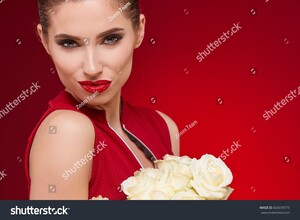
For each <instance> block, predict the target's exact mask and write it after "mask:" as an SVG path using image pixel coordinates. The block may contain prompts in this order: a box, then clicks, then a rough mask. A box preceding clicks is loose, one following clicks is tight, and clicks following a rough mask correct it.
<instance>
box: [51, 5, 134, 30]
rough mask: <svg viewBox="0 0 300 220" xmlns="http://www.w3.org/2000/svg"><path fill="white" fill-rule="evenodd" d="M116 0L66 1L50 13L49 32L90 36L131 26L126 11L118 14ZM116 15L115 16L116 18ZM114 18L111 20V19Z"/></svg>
mask: <svg viewBox="0 0 300 220" xmlns="http://www.w3.org/2000/svg"><path fill="white" fill-rule="evenodd" d="M118 2H119V1H117V0H84V1H66V2H64V3H61V4H60V5H58V6H57V7H55V8H54V9H53V10H51V11H50V27H49V30H50V31H51V30H52V31H54V32H63V33H68V34H76V35H78V34H80V33H82V34H86V35H87V34H89V35H90V34H92V33H93V32H94V31H95V30H97V31H103V30H106V29H109V28H113V27H116V26H118V27H122V28H126V27H127V26H128V25H129V26H130V25H131V21H130V19H129V18H128V17H127V16H125V13H126V11H122V12H120V13H119V12H118V11H119V10H118V5H119V3H118ZM116 15H117V16H116ZM112 16H113V17H114V19H113V20H111V19H110V18H111V17H112Z"/></svg>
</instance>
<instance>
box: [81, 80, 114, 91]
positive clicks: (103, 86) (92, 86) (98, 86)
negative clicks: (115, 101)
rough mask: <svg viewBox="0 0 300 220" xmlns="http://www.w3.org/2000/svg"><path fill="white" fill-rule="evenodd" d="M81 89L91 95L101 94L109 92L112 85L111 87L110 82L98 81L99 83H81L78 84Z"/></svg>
mask: <svg viewBox="0 0 300 220" xmlns="http://www.w3.org/2000/svg"><path fill="white" fill-rule="evenodd" d="M78 83H79V84H80V85H81V87H82V88H83V89H84V90H85V91H87V92H89V93H95V92H98V93H101V92H104V91H105V90H107V89H108V88H109V87H110V85H111V81H109V80H97V81H80V82H78Z"/></svg>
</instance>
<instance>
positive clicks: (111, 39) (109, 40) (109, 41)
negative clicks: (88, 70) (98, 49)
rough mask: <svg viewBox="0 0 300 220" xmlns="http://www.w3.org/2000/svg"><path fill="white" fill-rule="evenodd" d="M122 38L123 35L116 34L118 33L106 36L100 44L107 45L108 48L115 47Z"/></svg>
mask: <svg viewBox="0 0 300 220" xmlns="http://www.w3.org/2000/svg"><path fill="white" fill-rule="evenodd" d="M123 37H124V34H118V33H113V34H108V35H106V36H105V37H103V39H102V41H101V44H104V45H108V46H111V45H115V44H117V43H118V42H119V41H120V40H122V39H123Z"/></svg>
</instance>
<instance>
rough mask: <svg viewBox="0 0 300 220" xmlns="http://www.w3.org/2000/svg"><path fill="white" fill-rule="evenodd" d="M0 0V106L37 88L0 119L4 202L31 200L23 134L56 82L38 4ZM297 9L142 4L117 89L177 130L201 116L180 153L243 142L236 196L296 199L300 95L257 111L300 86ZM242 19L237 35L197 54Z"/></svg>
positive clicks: (235, 157) (251, 3) (262, 3)
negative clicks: (137, 38)
mask: <svg viewBox="0 0 300 220" xmlns="http://www.w3.org/2000/svg"><path fill="white" fill-rule="evenodd" d="M0 2H2V3H0V30H1V34H0V40H1V41H0V54H1V80H0V84H1V87H0V88H1V100H0V110H1V109H3V108H5V106H6V104H7V103H9V102H10V101H13V100H14V99H15V98H16V97H18V96H19V94H20V93H21V91H22V90H24V89H27V88H29V87H30V85H31V83H32V82H37V81H39V84H40V85H41V88H40V89H39V90H38V91H37V92H36V93H35V94H33V95H32V96H30V97H29V98H27V99H26V100H24V101H23V102H22V103H21V104H19V105H18V106H17V107H15V108H14V109H13V110H12V111H11V112H10V113H9V114H8V115H6V116H5V117H4V118H2V119H0V126H1V127H0V131H1V132H0V135H1V160H0V172H1V171H4V173H5V174H6V175H7V176H5V177H4V178H3V179H2V180H0V199H27V191H26V181H25V175H24V152H25V147H26V143H27V138H28V136H29V134H30V132H31V130H32V129H33V127H34V126H35V124H36V123H37V121H38V119H39V118H40V116H41V114H42V113H43V112H44V111H45V110H46V108H47V103H48V101H49V100H51V99H52V98H53V97H54V96H55V95H56V94H57V93H58V92H59V91H60V90H61V89H62V86H61V84H60V82H59V79H58V77H57V75H56V72H55V71H53V69H52V68H53V64H52V62H51V60H50V58H49V57H48V56H47V54H46V52H45V51H44V49H43V48H42V46H41V44H40V42H39V41H38V39H37V37H36V34H35V26H36V24H37V22H38V16H37V4H36V2H37V1H13V0H4V1H0ZM299 9H300V3H299V1H297V0H287V1H284V2H283V1H279V0H248V1H238V0H230V1H229V0H228V1H222V0H215V1H202V0H176V1H160V0H151V1H150V0H148V1H147V0H143V1H142V11H143V12H144V13H145V15H146V17H147V33H146V37H145V42H144V44H143V45H142V47H141V48H140V49H138V50H137V51H136V54H135V60H134V67H133V69H134V71H133V73H132V77H131V79H130V80H129V82H128V83H127V85H126V87H125V88H124V92H123V95H124V96H125V97H126V98H127V99H129V100H130V101H131V102H132V103H134V104H136V105H141V106H146V107H149V108H153V109H158V110H160V111H162V112H165V113H166V114H168V115H169V116H171V117H172V118H173V119H174V121H175V122H176V123H177V125H178V127H179V130H180V131H183V130H184V128H185V126H186V125H189V124H190V123H192V122H194V121H197V122H198V123H197V124H196V125H195V126H194V127H193V128H192V129H189V130H188V131H186V132H184V134H182V136H181V155H189V156H191V157H200V156H201V155H202V154H205V153H210V154H214V155H215V156H220V154H221V153H222V151H223V150H226V149H227V148H229V147H230V146H231V144H232V143H233V141H238V140H239V141H240V142H239V143H240V144H241V145H242V146H241V147H240V148H239V149H238V150H236V151H235V152H234V153H233V154H231V155H230V156H229V157H227V159H226V160H225V162H226V164H227V165H228V166H229V167H230V168H231V170H232V172H233V176H234V181H233V183H232V187H233V188H234V189H235V191H234V192H233V194H232V195H231V197H230V199H232V200H240V199H251V200H252V199H259V200H260V199H262V200H264V199H271V200H272V199H284V200H286V199H300V188H299V183H298V181H299V179H300V174H299V166H300V160H299V157H300V156H299V152H300V149H299V145H300V144H299V143H300V141H299V124H300V117H299V110H300V97H297V98H295V99H294V100H293V101H291V102H290V103H288V104H287V105H286V106H284V108H282V109H281V110H280V111H279V112H278V113H277V114H276V115H275V116H274V117H272V118H271V119H270V120H268V121H266V120H264V118H263V114H264V111H265V110H269V109H271V108H273V105H274V104H275V103H276V102H277V101H280V100H281V99H283V98H284V97H285V96H286V95H287V94H288V93H289V92H290V90H294V89H296V88H298V86H300V74H299V68H298V62H299V46H300V42H299V39H300V33H299V28H300V26H299V23H300V22H299V20H300V18H299V12H300V10H299ZM238 22H240V26H241V27H242V29H241V30H240V31H239V32H238V33H236V34H235V35H234V36H232V37H231V38H230V39H228V40H227V41H226V42H225V43H223V44H222V45H221V46H220V47H218V48H217V49H216V50H215V51H213V52H212V53H211V54H210V55H209V56H208V57H206V58H205V59H204V60H203V61H202V62H198V61H197V59H196V57H197V55H198V52H200V51H203V50H205V49H206V45H207V44H209V43H210V42H214V41H215V40H217V39H218V38H219V37H221V35H222V34H223V32H225V31H227V30H228V29H230V28H231V27H232V25H233V23H238ZM17 39H20V41H17ZM18 42H19V43H18ZM251 68H255V70H256V72H255V74H252V72H251V71H250V70H251ZM299 96H300V95H299ZM218 98H221V100H222V102H221V103H220V102H218ZM0 178H1V176H0Z"/></svg>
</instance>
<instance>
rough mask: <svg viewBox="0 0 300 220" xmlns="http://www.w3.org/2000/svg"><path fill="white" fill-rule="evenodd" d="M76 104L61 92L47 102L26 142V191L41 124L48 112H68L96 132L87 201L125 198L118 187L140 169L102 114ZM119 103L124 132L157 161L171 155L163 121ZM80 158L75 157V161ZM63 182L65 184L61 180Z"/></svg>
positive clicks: (151, 113)
mask: <svg viewBox="0 0 300 220" xmlns="http://www.w3.org/2000/svg"><path fill="white" fill-rule="evenodd" d="M78 104H79V103H78V102H77V101H76V100H75V99H74V98H73V97H72V96H71V95H70V94H69V93H67V92H65V91H62V92H61V93H60V94H59V95H58V96H57V97H56V98H55V99H53V100H52V101H50V102H49V109H48V110H47V111H46V113H45V114H44V115H43V116H42V118H41V119H40V121H39V123H38V124H37V126H36V127H35V129H34V130H33V132H32V133H31V135H30V137H29V140H28V145H27V149H26V158H25V159H26V161H25V166H26V167H25V169H26V177H27V183H28V189H29V190H30V176H29V153H30V149H31V145H32V142H33V139H34V136H35V133H36V131H37V129H38V127H39V126H40V124H41V123H42V121H43V120H44V119H45V118H46V117H47V116H48V115H49V114H50V113H51V112H53V111H55V110H59V109H67V110H72V111H77V112H81V113H82V114H84V115H86V116H87V117H88V118H89V119H90V120H91V121H92V123H93V125H94V129H95V134H96V135H95V142H94V156H93V165H92V175H91V179H90V183H89V198H92V197H96V196H98V195H102V196H104V197H108V198H109V199H110V200H122V199H125V195H124V193H122V192H120V184H121V183H122V181H124V180H125V179H127V178H128V177H130V176H132V175H133V173H134V172H135V171H136V170H139V169H140V168H141V166H140V164H139V162H138V161H137V160H136V159H135V157H134V155H133V154H132V153H131V151H130V150H129V149H128V147H127V146H126V144H125V143H124V142H123V141H122V139H121V138H119V136H118V135H117V134H116V133H115V132H114V131H113V130H112V129H111V128H110V127H109V125H108V124H107V121H106V117H105V112H104V111H101V110H95V109H91V108H88V107H85V106H84V107H82V108H80V109H79V110H77V108H76V105H78ZM122 104H123V105H122V111H121V123H122V124H123V125H124V126H125V127H126V130H128V131H130V133H132V134H134V136H136V137H137V138H138V139H139V140H140V141H141V142H142V143H144V144H145V145H146V146H147V147H148V148H149V149H150V150H151V152H152V153H153V154H154V156H155V157H156V159H162V157H163V156H164V155H165V154H172V150H171V140H170V134H169V131H168V127H167V124H166V123H165V121H164V119H163V118H162V117H161V116H160V115H159V114H158V113H157V112H156V111H153V110H150V109H145V108H140V107H133V106H131V105H130V104H128V103H127V102H125V101H123V102H122ZM83 129H84V128H83ZM80 159H81V158H78V160H80ZM74 162H75V161H74ZM72 166H73V164H72V165H70V168H71V167H72ZM69 170H70V169H69ZM69 173H70V172H69ZM70 175H72V174H70ZM62 180H63V181H65V180H64V178H63V177H62ZM74 193H76V192H74Z"/></svg>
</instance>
